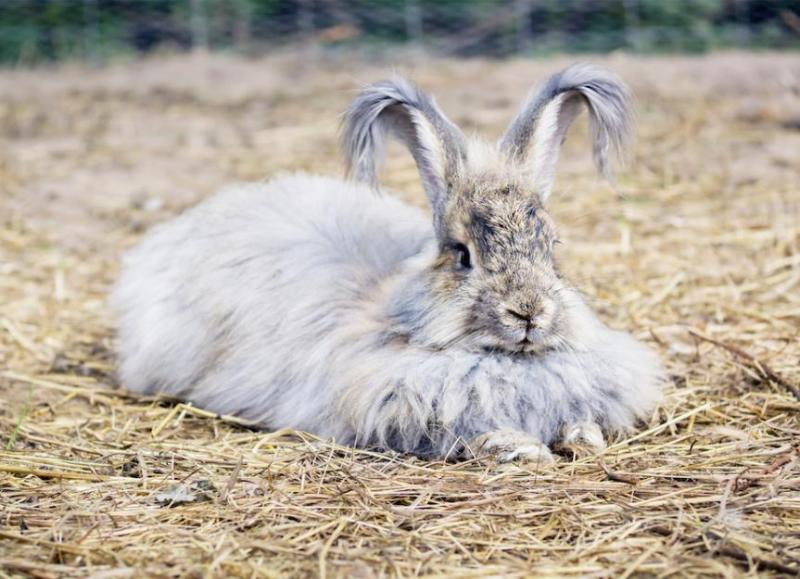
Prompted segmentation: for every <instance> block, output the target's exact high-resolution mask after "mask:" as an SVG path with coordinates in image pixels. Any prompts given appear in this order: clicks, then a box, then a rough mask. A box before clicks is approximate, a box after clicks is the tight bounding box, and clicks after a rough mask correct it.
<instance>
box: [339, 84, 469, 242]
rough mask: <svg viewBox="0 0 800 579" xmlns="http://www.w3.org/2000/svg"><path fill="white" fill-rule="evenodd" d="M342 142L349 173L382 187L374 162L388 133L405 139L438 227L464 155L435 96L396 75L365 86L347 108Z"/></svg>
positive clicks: (460, 141) (461, 143)
mask: <svg viewBox="0 0 800 579" xmlns="http://www.w3.org/2000/svg"><path fill="white" fill-rule="evenodd" d="M342 128H343V131H342V145H343V148H344V153H345V157H346V160H347V169H348V175H350V176H351V177H354V178H355V179H357V180H359V181H364V182H366V183H368V184H369V185H371V186H372V187H373V188H375V189H377V188H378V177H377V170H376V163H377V161H378V160H379V159H380V158H381V157H382V155H383V151H384V147H385V141H386V135H387V134H391V135H393V136H395V137H396V138H398V139H400V140H401V141H402V142H403V143H405V145H406V147H408V150H409V151H410V152H411V155H412V156H413V157H414V161H416V163H417V168H418V169H419V173H420V176H421V178H422V184H423V186H424V188H425V192H426V193H427V195H428V200H429V201H430V204H431V207H432V208H433V213H434V218H435V225H436V229H437V232H438V231H439V229H440V225H441V220H442V219H443V212H444V202H445V199H446V196H447V183H448V181H450V180H452V178H453V177H454V176H455V174H457V173H458V171H459V168H460V166H461V163H462V161H463V157H464V150H465V146H464V136H463V134H462V133H461V131H460V130H459V129H458V127H456V126H455V125H454V124H453V123H452V122H450V120H449V119H448V118H447V117H446V116H445V115H444V113H442V112H441V111H440V110H439V107H437V106H436V103H435V102H434V101H433V99H432V98H430V97H429V96H427V95H426V94H424V93H423V92H421V91H420V90H419V89H418V88H417V87H416V86H414V85H413V84H412V83H410V82H409V81H407V80H406V79H404V78H402V77H399V76H395V77H393V78H391V79H389V80H385V81H382V82H378V83H375V84H373V85H370V86H368V87H366V88H365V89H364V90H362V91H361V93H360V94H359V95H358V96H357V97H356V99H355V100H354V101H353V103H352V104H351V105H350V107H349V108H348V109H347V112H346V113H345V116H344V120H343V127H342Z"/></svg>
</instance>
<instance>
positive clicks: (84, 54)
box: [0, 0, 800, 65]
mask: <svg viewBox="0 0 800 579" xmlns="http://www.w3.org/2000/svg"><path fill="white" fill-rule="evenodd" d="M297 42H303V43H305V44H309V43H310V44H313V45H315V46H319V47H324V48H325V49H328V50H334V51H335V50H341V49H343V48H353V47H357V48H359V49H365V50H373V51H374V50H381V49H386V48H392V49H394V48H396V47H397V46H398V45H403V46H413V47H415V48H419V47H424V48H426V49H428V50H431V51H434V52H435V53H437V54H441V55H448V56H453V55H457V56H473V55H484V56H493V57H501V56H511V55H549V54H552V53H559V52H561V53H563V52H567V53H575V52H609V51H615V50H625V51H631V52H637V53H653V52H664V51H678V52H702V51H708V50H713V49H721V48H731V47H737V48H751V49H786V48H798V47H800V0H377V1H367V0H351V1H349V0H2V2H0V62H2V63H6V64H12V65H13V64H32V63H38V62H42V61H52V60H61V59H68V58H70V59H74V58H79V59H90V60H98V61H103V60H106V59H109V58H114V57H124V56H136V55H141V54H146V53H151V52H154V51H185V50H191V49H197V48H203V49H210V50H215V51H216V50H219V51H231V52H236V53H241V54H251V55H253V54H260V53H263V52H265V51H268V50H270V49H272V48H275V47H279V46H286V45H290V44H292V43H297Z"/></svg>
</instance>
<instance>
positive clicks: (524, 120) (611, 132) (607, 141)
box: [500, 64, 633, 201]
mask: <svg viewBox="0 0 800 579" xmlns="http://www.w3.org/2000/svg"><path fill="white" fill-rule="evenodd" d="M583 105H586V107H587V108H588V109H589V125H590V130H591V137H592V150H593V152H594V159H595V163H596V164H597V168H598V170H599V171H600V173H601V174H602V175H603V176H604V177H605V178H607V179H609V180H611V178H612V175H611V168H610V166H609V159H608V157H609V151H611V152H613V153H616V154H617V155H619V156H621V155H622V153H623V152H624V149H625V147H626V145H627V143H628V141H629V140H630V136H631V129H632V124H633V122H632V108H631V98H630V93H629V92H628V89H627V87H626V86H625V85H624V84H623V83H622V81H621V80H619V79H618V78H617V77H615V76H614V75H612V74H611V73H609V72H607V71H605V70H602V69H600V68H596V67H593V66H589V65H585V64H577V65H573V66H571V67H569V68H567V69H566V70H564V71H562V72H560V73H558V74H556V75H554V76H552V77H550V78H549V79H548V80H547V82H545V84H544V85H543V86H542V87H541V88H539V90H538V91H535V92H533V93H531V96H530V97H529V98H528V100H527V102H526V103H525V105H524V106H523V107H522V110H521V111H520V112H519V113H518V114H517V116H516V118H514V120H513V121H512V122H511V125H510V126H509V127H508V129H507V130H506V133H505V135H504V136H503V138H502V139H501V140H500V148H501V150H503V151H504V152H506V153H507V154H508V155H509V156H511V157H512V158H515V160H518V161H521V162H523V163H526V164H528V165H529V166H530V168H531V170H532V172H533V180H534V190H535V191H536V192H537V194H538V195H539V197H540V198H541V200H542V201H544V200H546V199H547V197H549V195H550V192H551V190H552V188H553V181H554V180H555V173H556V164H557V162H558V155H559V152H560V150H561V144H562V143H563V142H564V139H565V138H566V135H567V130H568V129H569V127H570V125H571V124H572V121H574V120H575V117H576V116H578V113H580V111H581V109H582V107H583Z"/></svg>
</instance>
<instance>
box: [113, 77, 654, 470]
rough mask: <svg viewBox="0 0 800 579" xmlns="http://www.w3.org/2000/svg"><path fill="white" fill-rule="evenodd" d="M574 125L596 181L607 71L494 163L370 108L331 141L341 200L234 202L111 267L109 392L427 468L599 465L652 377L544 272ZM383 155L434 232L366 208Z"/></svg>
mask: <svg viewBox="0 0 800 579" xmlns="http://www.w3.org/2000/svg"><path fill="white" fill-rule="evenodd" d="M584 107H586V108H587V109H588V111H589V115H590V128H591V139H592V143H593V151H594V158H595V161H596V164H597V167H598V169H599V171H600V172H601V173H602V174H603V175H605V176H607V177H609V178H611V176H612V175H611V170H610V160H609V157H610V155H611V154H612V153H621V152H622V150H623V148H624V146H625V144H626V142H627V141H628V139H629V136H630V133H631V130H630V128H631V124H632V118H631V117H632V113H631V105H630V96H629V92H628V89H627V88H626V87H625V85H624V84H622V82H621V81H620V80H618V79H617V78H616V77H615V76H613V75H612V74H611V73H609V72H606V71H604V70H603V69H600V68H596V67H593V66H590V65H584V64H578V65H573V66H571V67H569V68H567V69H565V70H563V71H562V72H560V73H558V74H556V75H554V76H552V77H551V78H549V80H547V81H546V82H545V83H544V85H543V86H542V87H541V88H540V89H539V90H537V91H533V92H532V93H531V96H530V97H529V98H528V100H527V101H526V103H525V104H524V105H523V107H522V109H521V111H520V112H519V113H518V115H517V116H516V118H515V119H514V120H513V121H512V123H511V125H510V126H509V128H508V130H507V131H506V133H505V135H504V136H503V137H502V138H501V139H500V140H499V142H498V143H497V144H496V145H491V144H488V143H484V142H481V141H478V140H477V139H473V138H469V139H468V138H466V137H465V135H464V134H463V133H462V132H461V131H460V130H459V129H458V128H457V127H456V126H455V125H454V124H453V123H452V122H450V121H449V120H448V119H447V117H445V115H444V114H443V113H442V112H441V110H440V109H439V107H438V106H437V105H436V103H435V101H434V100H433V99H432V98H431V97H429V96H427V95H426V94H424V93H423V92H421V91H420V90H419V89H418V88H417V87H416V86H415V85H413V84H412V83H411V82H409V81H408V80H405V79H404V78H402V77H399V76H394V77H392V78H390V79H389V80H386V81H382V82H378V83H376V84H373V85H371V86H368V87H366V88H365V89H364V90H363V91H362V92H361V93H360V94H359V95H358V96H357V98H355V100H354V102H353V103H352V104H351V105H350V107H349V109H348V110H347V111H346V113H345V115H344V117H343V122H342V144H343V149H344V154H345V157H346V159H347V166H348V175H349V177H350V178H349V179H347V180H339V179H334V178H326V177H320V176H311V175H307V174H290V175H283V176H279V177H276V178H275V179H274V180H272V181H271V182H267V183H263V184H251V185H242V186H237V187H233V188H231V189H228V190H226V191H223V192H222V193H220V194H218V195H216V196H214V197H212V198H210V199H208V200H206V201H205V202H203V203H201V204H200V205H198V206H196V207H194V208H192V209H190V210H188V211H186V212H185V213H184V214H183V215H181V216H179V217H177V218H175V219H174V220H172V221H169V222H166V223H163V224H160V225H158V226H156V227H155V228H154V229H153V231H152V232H151V233H149V235H147V236H146V238H145V239H144V240H143V241H142V242H141V244H140V245H139V246H138V247H136V248H134V249H133V250H132V251H130V252H129V253H128V254H127V256H126V257H125V259H124V264H123V267H122V272H121V275H120V278H119V280H118V282H117V285H116V287H115V289H114V291H113V296H112V304H113V307H114V309H115V310H116V312H117V315H118V319H119V360H120V363H119V376H120V380H121V383H122V384H123V385H124V386H126V387H128V388H129V389H131V390H133V391H136V392H141V393H148V394H153V393H159V392H165V393H168V394H170V395H173V396H176V397H180V398H182V399H186V400H189V401H191V402H192V403H195V404H197V405H200V406H202V407H204V408H207V409H210V410H212V411H215V412H219V413H225V414H234V415H237V416H240V417H243V418H246V419H249V420H252V421H255V422H257V423H258V424H259V425H261V426H263V427H264V428H266V429H279V428H283V427H292V428H295V429H298V430H303V431H307V432H310V433H313V434H315V435H318V436H320V437H324V438H329V439H335V440H336V441H337V442H338V443H340V444H344V445H350V446H354V447H371V448H381V449H385V450H394V451H397V452H401V453H409V454H413V455H417V456H419V457H422V458H429V459H458V458H459V457H461V458H472V457H488V456H494V457H495V458H496V459H497V460H500V461H509V460H519V461H528V462H549V461H552V460H554V455H553V449H556V448H558V447H564V448H584V449H587V452H600V451H602V450H603V448H604V447H605V444H606V442H605V440H606V437H608V436H611V435H615V434H618V433H625V432H630V431H631V430H632V429H633V428H634V427H635V425H636V423H637V421H640V420H641V419H644V418H646V417H648V416H649V414H650V413H651V412H652V411H653V410H654V408H655V407H656V405H657V404H658V402H659V400H660V397H661V389H662V382H663V378H662V370H661V365H660V362H659V359H658V357H657V356H656V355H655V354H654V353H653V352H652V351H651V350H650V349H648V348H647V347H645V346H644V345H642V344H641V343H639V342H638V341H637V340H635V339H634V338H633V337H632V336H630V335H629V334H626V333H623V332H620V331H615V330H612V329H609V328H608V327H606V326H605V325H604V324H603V323H602V322H601V321H600V320H599V319H598V318H597V317H596V315H595V314H594V313H593V312H592V310H591V309H590V307H589V306H588V305H587V303H586V301H585V300H584V298H583V297H582V296H581V294H580V293H579V292H578V291H577V290H576V289H575V288H573V287H572V286H571V285H570V284H569V283H568V282H567V281H566V280H565V279H564V278H563V276H562V275H561V274H560V273H559V268H558V265H557V262H556V260H555V257H554V245H555V243H556V242H557V236H558V234H557V228H556V225H555V223H554V221H553V219H552V217H551V216H550V215H549V214H548V212H547V210H546V205H545V204H546V202H547V199H548V197H549V195H550V192H551V189H552V186H553V182H554V177H555V169H556V164H557V160H558V155H559V148H560V146H561V143H562V141H563V140H564V138H565V135H566V133H567V130H568V129H569V127H570V124H571V123H572V121H573V120H574V118H575V117H576V115H577V114H578V113H579V112H580V111H581V109H582V108H584ZM389 136H393V137H396V138H399V139H400V140H401V141H402V142H403V143H404V144H405V145H406V146H407V148H408V149H409V151H410V153H411V155H412V156H413V158H414V160H415V162H416V165H417V167H418V170H419V174H420V177H421V180H422V184H423V186H424V190H425V193H426V195H427V199H428V201H429V205H430V208H431V210H432V218H431V216H430V215H428V214H426V212H424V211H422V210H421V209H418V208H415V207H412V206H410V205H408V204H405V203H403V202H401V201H400V200H398V199H396V198H394V197H392V196H387V195H384V194H382V193H381V192H380V191H379V186H378V178H377V168H376V167H377V162H378V160H379V158H380V157H381V155H382V150H383V147H384V145H385V141H386V139H387V137H389Z"/></svg>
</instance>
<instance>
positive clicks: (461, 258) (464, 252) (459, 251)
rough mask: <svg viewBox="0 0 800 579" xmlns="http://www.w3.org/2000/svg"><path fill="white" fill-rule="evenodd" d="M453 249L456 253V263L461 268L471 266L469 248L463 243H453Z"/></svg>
mask: <svg viewBox="0 0 800 579" xmlns="http://www.w3.org/2000/svg"><path fill="white" fill-rule="evenodd" d="M453 251H454V252H455V254H456V263H458V266H459V267H460V268H462V269H470V268H472V261H471V260H470V257H469V248H468V247H467V246H466V245H464V244H463V243H454V244H453Z"/></svg>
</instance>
